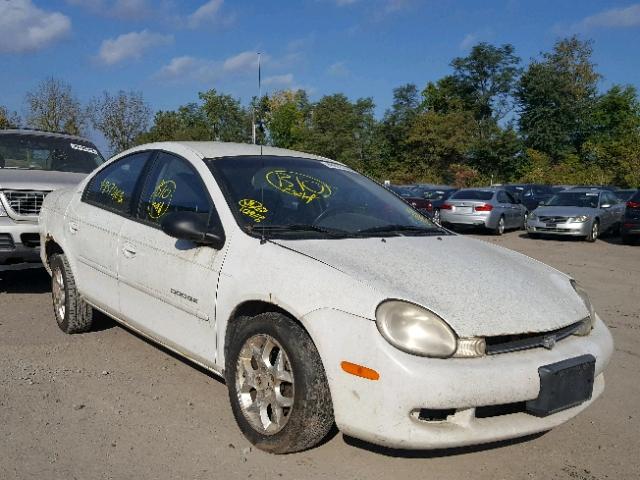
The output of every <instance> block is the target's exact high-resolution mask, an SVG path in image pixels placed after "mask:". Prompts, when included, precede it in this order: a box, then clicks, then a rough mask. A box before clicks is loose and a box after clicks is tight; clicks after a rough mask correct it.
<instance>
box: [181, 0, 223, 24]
mask: <svg viewBox="0 0 640 480" xmlns="http://www.w3.org/2000/svg"><path fill="white" fill-rule="evenodd" d="M222 2H223V0H209V1H208V2H207V3H205V4H204V5H201V6H200V7H199V8H198V9H197V10H196V11H195V12H193V13H192V14H191V15H189V17H188V18H187V24H188V25H189V28H198V27H199V26H200V25H202V24H203V23H211V22H213V21H215V20H216V19H217V17H218V10H220V7H221V6H222Z"/></svg>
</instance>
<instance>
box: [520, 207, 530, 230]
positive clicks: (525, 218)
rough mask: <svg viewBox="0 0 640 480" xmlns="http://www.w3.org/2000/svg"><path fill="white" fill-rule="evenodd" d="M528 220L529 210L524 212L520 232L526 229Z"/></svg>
mask: <svg viewBox="0 0 640 480" xmlns="http://www.w3.org/2000/svg"><path fill="white" fill-rule="evenodd" d="M528 219H529V210H525V212H524V215H523V220H522V228H521V230H526V229H527V220H528Z"/></svg>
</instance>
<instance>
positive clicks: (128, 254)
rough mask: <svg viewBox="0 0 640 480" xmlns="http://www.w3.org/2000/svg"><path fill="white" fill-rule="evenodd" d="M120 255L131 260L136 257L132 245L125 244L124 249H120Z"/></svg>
mask: <svg viewBox="0 0 640 480" xmlns="http://www.w3.org/2000/svg"><path fill="white" fill-rule="evenodd" d="M122 253H123V254H124V256H125V257H127V258H133V257H135V256H136V249H135V248H134V247H133V245H131V244H129V243H127V244H126V245H125V246H124V247H122Z"/></svg>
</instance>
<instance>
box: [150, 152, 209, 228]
mask: <svg viewBox="0 0 640 480" xmlns="http://www.w3.org/2000/svg"><path fill="white" fill-rule="evenodd" d="M170 212H195V213H200V214H202V215H203V216H206V217H207V219H208V218H209V214H210V213H211V202H210V200H209V195H208V194H207V191H206V188H205V186H204V184H203V183H202V180H201V178H200V175H199V174H198V173H197V172H196V171H195V170H194V169H193V168H192V167H191V166H190V165H189V164H188V163H187V162H186V161H184V160H183V159H181V158H179V157H176V156H174V155H170V154H168V153H165V152H159V153H158V157H157V158H156V161H155V163H154V166H153V167H152V168H151V171H150V172H149V175H148V177H147V181H146V183H145V186H144V189H143V191H142V195H141V197H140V208H139V210H138V217H139V218H140V219H141V220H144V221H145V222H147V223H152V224H155V225H158V224H160V221H161V220H162V218H163V217H164V216H165V215H167V214H168V213H170Z"/></svg>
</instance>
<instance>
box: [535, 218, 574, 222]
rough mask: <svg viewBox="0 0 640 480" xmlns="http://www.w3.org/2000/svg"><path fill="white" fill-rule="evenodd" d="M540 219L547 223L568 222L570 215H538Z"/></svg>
mask: <svg viewBox="0 0 640 480" xmlns="http://www.w3.org/2000/svg"><path fill="white" fill-rule="evenodd" d="M538 219H539V220H540V221H541V222H545V223H567V220H569V217H538Z"/></svg>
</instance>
